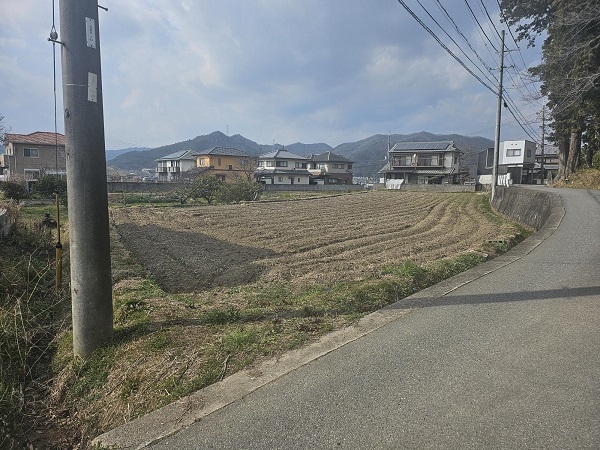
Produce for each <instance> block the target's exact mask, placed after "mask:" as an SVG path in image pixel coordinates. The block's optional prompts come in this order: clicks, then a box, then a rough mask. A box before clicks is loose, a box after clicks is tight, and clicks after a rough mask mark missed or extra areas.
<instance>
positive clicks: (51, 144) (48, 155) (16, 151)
mask: <svg viewBox="0 0 600 450" xmlns="http://www.w3.org/2000/svg"><path fill="white" fill-rule="evenodd" d="M0 175H1V176H2V177H3V179H9V178H11V177H14V176H22V177H23V178H24V179H25V181H26V182H27V186H28V188H31V186H32V185H33V184H34V183H35V182H36V181H37V180H39V179H40V177H42V176H44V175H66V158H65V136H64V135H63V134H60V133H51V132H46V131H36V132H35V133H30V134H13V133H7V134H6V135H5V137H4V154H2V155H0Z"/></svg>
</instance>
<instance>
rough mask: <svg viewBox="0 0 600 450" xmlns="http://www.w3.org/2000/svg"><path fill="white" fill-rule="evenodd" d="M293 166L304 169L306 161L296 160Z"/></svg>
mask: <svg viewBox="0 0 600 450" xmlns="http://www.w3.org/2000/svg"><path fill="white" fill-rule="evenodd" d="M295 167H296V169H306V163H303V162H297V163H296V165H295Z"/></svg>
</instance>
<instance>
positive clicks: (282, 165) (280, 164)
mask: <svg viewBox="0 0 600 450" xmlns="http://www.w3.org/2000/svg"><path fill="white" fill-rule="evenodd" d="M275 165H276V166H277V167H287V166H288V162H287V161H277V162H276V164H275Z"/></svg>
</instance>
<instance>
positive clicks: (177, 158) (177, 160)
mask: <svg viewBox="0 0 600 450" xmlns="http://www.w3.org/2000/svg"><path fill="white" fill-rule="evenodd" d="M155 161H156V175H157V177H158V181H177V180H180V179H181V178H182V176H183V174H184V173H185V172H188V171H190V170H192V169H193V168H194V167H196V157H195V156H194V155H193V151H192V150H181V151H179V152H175V153H171V154H170V155H166V156H163V157H162V158H158V159H155Z"/></svg>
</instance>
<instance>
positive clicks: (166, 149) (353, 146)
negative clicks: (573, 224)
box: [106, 131, 494, 177]
mask: <svg viewBox="0 0 600 450" xmlns="http://www.w3.org/2000/svg"><path fill="white" fill-rule="evenodd" d="M433 141H454V143H455V145H456V147H458V148H459V149H460V150H462V151H463V152H464V156H463V165H465V166H467V167H469V168H470V169H471V173H473V168H476V167H477V155H478V154H479V152H481V151H482V150H484V149H486V148H489V147H493V145H494V143H493V141H492V140H490V139H487V138H484V137H480V136H476V137H470V136H462V135H458V134H448V135H439V134H432V133H427V132H425V131H422V132H419V133H412V134H391V135H385V134H376V135H374V136H371V137H369V138H366V139H363V140H360V141H356V142H348V143H344V144H340V145H338V146H336V147H331V146H330V145H328V144H325V143H316V144H303V143H300V142H297V143H295V144H290V145H285V146H284V145H281V144H274V145H264V144H257V143H256V142H254V141H252V140H250V139H247V138H245V137H244V136H241V135H239V134H236V135H233V136H227V135H225V134H223V133H221V132H220V131H214V132H212V133H210V134H207V135H202V136H197V137H195V138H194V139H189V140H187V141H182V142H177V143H175V144H170V145H164V146H162V147H156V148H150V149H148V148H131V149H122V150H108V151H107V152H106V159H107V165H108V166H109V167H113V168H115V169H120V170H126V171H141V170H142V169H144V168H151V169H153V168H155V167H156V162H155V160H156V159H158V158H162V157H163V156H166V155H169V154H171V153H175V152H178V151H181V150H188V149H191V150H194V151H202V150H209V149H211V148H213V147H234V148H237V149H239V150H243V151H245V152H247V153H248V154H250V155H260V154H262V153H267V152H270V151H273V150H276V149H279V148H285V149H286V150H288V151H290V152H292V153H296V154H297V155H302V156H310V155H311V154H318V153H323V152H326V151H331V152H333V153H336V154H338V155H341V156H344V157H346V158H348V159H350V160H352V161H354V166H353V172H354V175H355V176H363V177H376V176H377V172H378V171H379V170H380V169H381V168H382V167H383V166H384V165H385V162H386V156H387V151H388V142H390V143H391V145H394V144H395V143H397V142H433Z"/></svg>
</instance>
